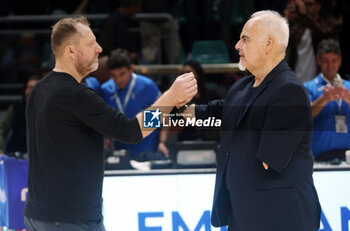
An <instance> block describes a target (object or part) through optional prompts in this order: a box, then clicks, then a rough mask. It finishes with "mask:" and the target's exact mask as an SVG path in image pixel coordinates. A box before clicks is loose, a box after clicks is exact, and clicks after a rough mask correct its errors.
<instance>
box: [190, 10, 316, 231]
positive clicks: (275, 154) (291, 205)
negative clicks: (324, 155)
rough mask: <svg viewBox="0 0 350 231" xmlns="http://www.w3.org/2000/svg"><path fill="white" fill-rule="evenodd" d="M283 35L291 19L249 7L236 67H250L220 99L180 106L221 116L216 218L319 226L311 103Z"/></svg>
mask: <svg viewBox="0 0 350 231" xmlns="http://www.w3.org/2000/svg"><path fill="white" fill-rule="evenodd" d="M288 36H289V30H288V23H287V21H286V20H285V19H284V18H283V17H282V16H280V15H279V14H278V13H277V12H274V11H259V12H256V13H254V14H253V15H252V16H251V18H250V19H249V20H248V21H247V23H246V24H245V25H244V27H243V30H242V33H241V36H240V40H239V41H238V42H237V44H236V49H237V50H238V51H239V55H240V67H241V68H242V69H245V68H246V69H248V70H249V71H250V72H251V73H252V75H251V76H248V77H245V78H243V79H241V80H239V81H238V82H236V83H235V84H234V85H233V86H232V87H231V89H230V91H229V92H228V95H227V96H226V99H225V100H219V101H212V102H210V103H209V104H208V105H196V106H193V105H192V106H190V107H189V108H188V109H187V110H186V111H185V113H186V114H187V113H191V114H192V115H193V116H195V117H196V118H199V119H205V118H207V117H211V116H215V117H216V118H218V117H219V118H221V120H222V131H221V140H220V152H219V156H218V165H217V175H216V185H215V194H214V202H213V210H212V218H211V221H212V224H213V225H214V226H225V225H228V227H229V231H252V230H259V231H282V230H283V231H295V230H298V231H316V230H318V227H319V224H320V211H321V210H320V204H319V201H318V196H317V193H316V190H315V187H314V183H313V179H312V172H313V156H312V153H311V151H310V143H311V132H312V117H311V109H310V104H309V102H308V97H307V93H306V91H305V89H304V88H303V85H302V84H301V83H300V81H299V80H298V78H297V77H296V75H295V74H294V73H293V72H292V71H291V69H290V68H289V67H288V65H287V63H286V62H285V61H284V56H285V50H286V47H287V44H288Z"/></svg>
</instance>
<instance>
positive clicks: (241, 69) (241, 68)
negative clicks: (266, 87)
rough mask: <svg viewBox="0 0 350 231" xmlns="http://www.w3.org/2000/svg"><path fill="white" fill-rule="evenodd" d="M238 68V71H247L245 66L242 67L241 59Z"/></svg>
mask: <svg viewBox="0 0 350 231" xmlns="http://www.w3.org/2000/svg"><path fill="white" fill-rule="evenodd" d="M238 68H239V70H240V71H245V70H246V69H247V68H246V67H245V66H243V64H242V61H241V59H239V62H238Z"/></svg>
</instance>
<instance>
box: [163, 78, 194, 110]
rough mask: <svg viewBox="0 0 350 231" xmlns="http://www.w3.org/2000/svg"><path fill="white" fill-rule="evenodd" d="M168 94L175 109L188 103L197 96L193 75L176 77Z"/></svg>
mask: <svg viewBox="0 0 350 231" xmlns="http://www.w3.org/2000/svg"><path fill="white" fill-rule="evenodd" d="M169 94H170V96H171V98H172V99H173V102H174V104H175V105H176V106H177V107H181V106H182V105H184V104H186V103H187V102H189V101H190V100H191V99H192V98H193V96H195V95H196V94H197V81H196V78H195V77H194V75H193V73H192V72H191V73H186V74H183V75H180V76H179V77H177V78H176V80H175V82H174V83H173V85H172V86H171V87H170V89H169Z"/></svg>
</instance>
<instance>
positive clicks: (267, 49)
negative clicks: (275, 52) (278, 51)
mask: <svg viewBox="0 0 350 231" xmlns="http://www.w3.org/2000/svg"><path fill="white" fill-rule="evenodd" d="M274 45H275V38H274V37H272V36H270V35H269V36H267V40H266V43H265V54H267V53H269V52H270V51H271V50H272V48H273V46H274Z"/></svg>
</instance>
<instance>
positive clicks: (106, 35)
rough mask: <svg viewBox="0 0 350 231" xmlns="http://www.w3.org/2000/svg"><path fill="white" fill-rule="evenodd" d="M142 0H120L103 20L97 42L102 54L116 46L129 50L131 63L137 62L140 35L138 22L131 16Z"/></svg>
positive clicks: (139, 8)
mask: <svg viewBox="0 0 350 231" xmlns="http://www.w3.org/2000/svg"><path fill="white" fill-rule="evenodd" d="M141 4H142V0H121V1H120V5H119V7H118V9H117V10H115V11H114V12H113V13H112V14H111V15H110V16H109V18H108V19H107V20H106V21H105V23H104V25H103V26H102V28H101V31H100V37H99V43H100V44H101V47H103V51H104V54H109V53H110V52H112V51H113V50H115V49H117V48H122V49H125V50H127V51H128V52H129V55H130V58H131V60H132V62H133V63H139V58H140V57H139V54H140V53H141V36H140V33H139V31H137V30H136V31H135V29H138V28H139V23H138V22H137V21H135V20H134V19H132V17H133V16H134V15H135V14H136V13H138V12H140V10H141Z"/></svg>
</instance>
